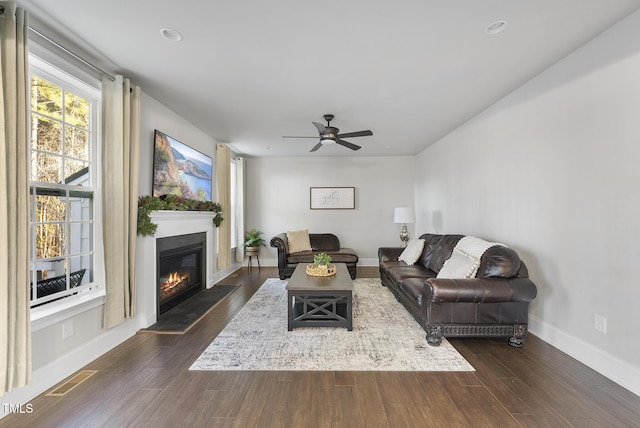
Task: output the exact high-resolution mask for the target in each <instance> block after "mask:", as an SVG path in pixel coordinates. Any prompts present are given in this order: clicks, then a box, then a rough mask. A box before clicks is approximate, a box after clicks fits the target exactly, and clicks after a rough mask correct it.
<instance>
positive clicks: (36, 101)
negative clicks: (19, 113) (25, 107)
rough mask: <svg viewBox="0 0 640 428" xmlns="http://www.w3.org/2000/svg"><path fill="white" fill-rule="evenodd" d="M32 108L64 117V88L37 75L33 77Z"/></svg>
mask: <svg viewBox="0 0 640 428" xmlns="http://www.w3.org/2000/svg"><path fill="white" fill-rule="evenodd" d="M31 109H32V110H34V111H37V112H38V113H42V114H46V115H47V116H51V117H53V118H55V119H62V89H61V88H59V87H58V86H56V85H54V84H52V83H50V82H47V81H46V80H44V79H41V78H39V77H37V76H33V77H32V79H31Z"/></svg>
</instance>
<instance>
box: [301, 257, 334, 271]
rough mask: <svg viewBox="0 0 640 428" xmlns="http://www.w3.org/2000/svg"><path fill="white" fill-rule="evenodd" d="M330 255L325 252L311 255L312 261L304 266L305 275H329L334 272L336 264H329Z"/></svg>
mask: <svg viewBox="0 0 640 428" xmlns="http://www.w3.org/2000/svg"><path fill="white" fill-rule="evenodd" d="M330 263H331V256H330V255H329V254H327V253H318V254H315V255H314V256H313V263H311V264H308V265H307V267H306V271H307V275H311V276H331V275H335V273H336V266H335V265H332V264H330Z"/></svg>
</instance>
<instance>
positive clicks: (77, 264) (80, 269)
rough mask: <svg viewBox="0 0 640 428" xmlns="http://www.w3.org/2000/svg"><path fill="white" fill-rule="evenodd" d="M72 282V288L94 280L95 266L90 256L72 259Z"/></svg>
mask: <svg viewBox="0 0 640 428" xmlns="http://www.w3.org/2000/svg"><path fill="white" fill-rule="evenodd" d="M69 262H70V264H71V269H70V275H71V278H70V282H71V284H70V285H71V287H77V286H79V285H84V284H88V283H90V282H91V281H92V280H93V266H92V265H91V257H90V256H80V257H71V258H70V259H69Z"/></svg>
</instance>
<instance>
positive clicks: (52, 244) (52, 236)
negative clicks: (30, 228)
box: [36, 224, 66, 259]
mask: <svg viewBox="0 0 640 428" xmlns="http://www.w3.org/2000/svg"><path fill="white" fill-rule="evenodd" d="M65 239H66V231H65V225H64V224H38V225H36V257H37V258H38V259H48V258H55V257H62V256H64V255H65V254H66V251H65V247H66V245H65Z"/></svg>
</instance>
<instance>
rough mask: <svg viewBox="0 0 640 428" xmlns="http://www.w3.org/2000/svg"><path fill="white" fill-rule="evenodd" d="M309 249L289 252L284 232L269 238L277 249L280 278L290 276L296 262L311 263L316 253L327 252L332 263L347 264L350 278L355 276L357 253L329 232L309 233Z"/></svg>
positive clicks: (296, 264)
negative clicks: (345, 246)
mask: <svg viewBox="0 0 640 428" xmlns="http://www.w3.org/2000/svg"><path fill="white" fill-rule="evenodd" d="M309 241H310V242H311V251H302V252H297V253H290V252H289V241H288V239H287V234H286V233H281V234H279V235H276V236H274V237H273V238H271V246H272V247H275V248H277V249H278V275H279V276H280V279H285V278H289V277H291V275H292V274H293V271H294V270H295V269H296V266H298V263H305V264H307V263H313V256H314V255H315V254H317V253H327V254H328V255H330V256H331V261H332V262H333V263H344V264H346V265H347V269H348V270H349V274H350V275H351V279H355V278H356V265H357V264H358V253H356V251H355V250H354V249H352V248H344V247H340V240H339V239H338V237H337V236H336V235H333V234H331V233H310V234H309Z"/></svg>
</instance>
